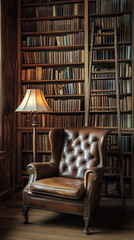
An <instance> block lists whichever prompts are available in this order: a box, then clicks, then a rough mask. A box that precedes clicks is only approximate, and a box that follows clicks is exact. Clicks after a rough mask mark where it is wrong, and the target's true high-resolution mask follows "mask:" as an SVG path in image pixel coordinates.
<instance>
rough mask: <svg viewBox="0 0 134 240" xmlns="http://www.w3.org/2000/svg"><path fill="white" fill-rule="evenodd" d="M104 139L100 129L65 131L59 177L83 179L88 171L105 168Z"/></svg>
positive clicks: (102, 131) (103, 132)
mask: <svg viewBox="0 0 134 240" xmlns="http://www.w3.org/2000/svg"><path fill="white" fill-rule="evenodd" d="M104 138H105V130H102V129H98V128H86V127H84V128H74V129H64V135H63V147H62V152H61V158H60V161H59V168H58V171H59V175H60V176H62V177H63V176H64V177H70V178H80V179H82V178H83V177H84V173H85V171H86V170H87V169H90V168H91V167H96V166H103V154H104V148H103V146H104Z"/></svg>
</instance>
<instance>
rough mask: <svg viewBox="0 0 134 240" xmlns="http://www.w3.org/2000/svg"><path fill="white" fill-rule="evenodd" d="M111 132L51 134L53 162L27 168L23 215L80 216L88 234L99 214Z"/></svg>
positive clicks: (92, 130)
mask: <svg viewBox="0 0 134 240" xmlns="http://www.w3.org/2000/svg"><path fill="white" fill-rule="evenodd" d="M107 134H108V131H107V130H104V129H99V128H89V127H82V128H70V129H63V128H55V129H53V130H51V131H50V134H49V139H50V144H51V160H50V162H43V163H40V162H36V163H31V164H29V165H28V166H27V170H28V172H29V182H28V184H27V186H26V187H25V188H24V190H23V214H24V218H25V223H27V222H28V210H29V208H40V209H49V210H54V211H59V212H65V213H72V214H78V215H81V216H83V218H84V222H85V228H84V232H85V233H86V234H89V231H88V225H89V220H90V219H91V218H92V217H93V216H94V213H95V211H96V210H97V207H98V204H99V200H100V193H101V185H102V180H103V172H104V164H105V156H106V140H107Z"/></svg>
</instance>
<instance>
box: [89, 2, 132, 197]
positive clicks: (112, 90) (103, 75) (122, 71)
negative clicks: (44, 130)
mask: <svg viewBox="0 0 134 240" xmlns="http://www.w3.org/2000/svg"><path fill="white" fill-rule="evenodd" d="M89 4H90V2H89ZM131 4H132V2H131V1H105V0H104V1H101V0H96V2H95V3H94V5H95V7H94V8H95V9H96V12H95V13H94V14H92V13H91V14H90V13H89V25H90V26H89V32H90V31H91V24H92V22H94V25H95V34H94V39H92V36H91V38H90V39H91V41H89V44H90V46H91V48H89V51H90V58H89V66H88V67H87V71H88V72H89V75H90V73H91V74H92V73H93V74H92V76H91V79H92V80H91V83H89V84H91V86H90V87H89V89H90V94H89V95H90V108H89V119H88V116H86V119H88V123H87V122H86V124H88V125H91V126H97V127H104V128H110V129H111V134H110V135H109V138H108V154H107V161H106V169H105V174H104V175H105V177H104V184H103V190H102V192H103V194H104V195H109V196H111V195H112V196H115V197H118V196H119V195H120V194H121V192H120V188H121V186H120V177H119V171H117V168H120V165H119V164H120V162H119V156H120V153H119V149H118V144H119V145H121V148H122V151H121V155H122V156H121V159H122V165H123V174H124V180H125V195H126V196H132V195H133V194H134V193H133V173H134V172H133V130H132V128H133V109H132V105H133V104H132V103H133V93H132V89H133V88H132V86H133V81H132V79H133V74H132V65H133V61H132V59H133V58H132V53H133V51H132V42H133V38H132V25H133V21H132V18H133V7H134V6H133V4H132V5H131ZM115 19H116V27H117V60H118V62H117V67H116V68H118V75H119V84H117V83H116V81H115V79H116V74H117V71H116V70H115V66H116V55H115V54H114V48H115V46H114V35H113V29H114V21H115ZM94 41H95V43H94V45H93V44H92V42H94ZM92 45H93V46H94V48H93V49H92ZM92 51H93V57H92V56H91V55H92V54H91V53H92ZM91 61H92V66H91V64H90V62H91ZM117 86H119V93H118V94H117V96H118V95H119V102H118V101H117V99H116V89H117ZM85 94H86V93H85ZM87 95H88V93H87ZM85 106H86V105H85ZM88 107H89V106H88V104H87V106H86V110H85V111H87V112H88ZM118 108H119V109H118ZM87 114H88V113H87ZM86 121H87V120H86ZM118 126H119V128H120V130H121V131H120V130H119V129H118ZM129 130H130V131H129ZM118 132H120V133H121V135H119V136H118ZM117 142H118V144H117Z"/></svg>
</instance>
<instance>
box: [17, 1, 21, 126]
mask: <svg viewBox="0 0 134 240" xmlns="http://www.w3.org/2000/svg"><path fill="white" fill-rule="evenodd" d="M17 9H18V12H17V23H18V24H17V75H18V76H17V77H18V86H17V94H18V103H17V106H18V105H19V104H20V103H21V0H18V4H17ZM17 106H16V107H17ZM18 126H21V113H18Z"/></svg>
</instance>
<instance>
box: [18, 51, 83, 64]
mask: <svg viewBox="0 0 134 240" xmlns="http://www.w3.org/2000/svg"><path fill="white" fill-rule="evenodd" d="M23 57H24V63H26V64H27V63H28V64H29V63H33V64H40V63H42V64H45V63H47V64H53V63H72V62H76V63H79V62H84V50H73V51H51V52H48V51H46V52H44V51H38V52H37V51H33V52H29V51H23Z"/></svg>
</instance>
